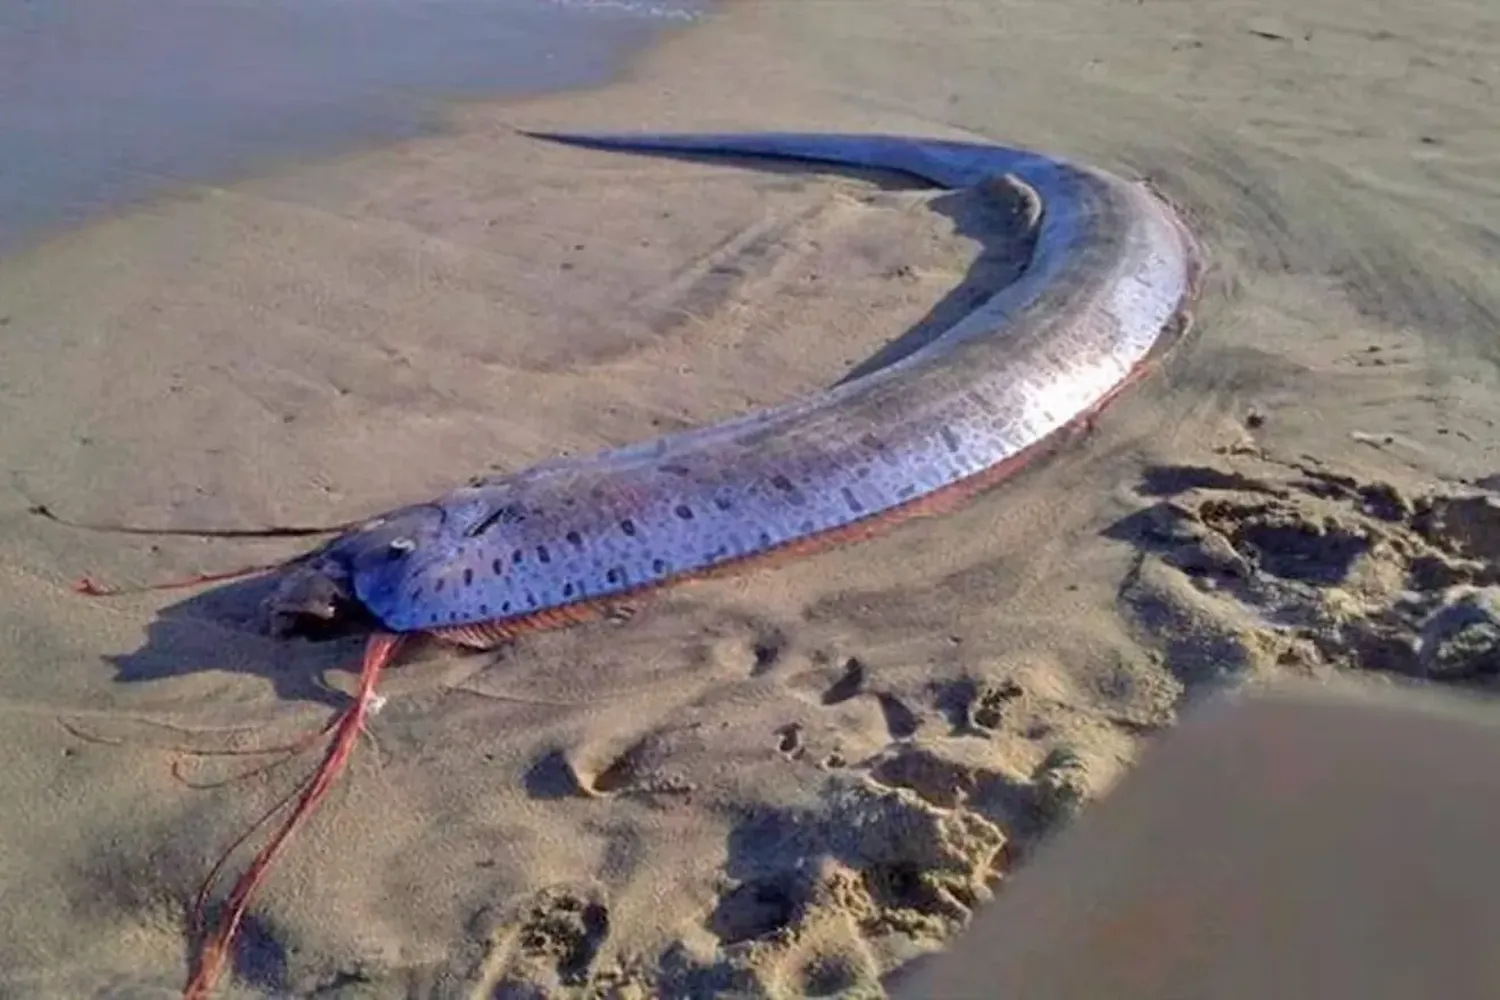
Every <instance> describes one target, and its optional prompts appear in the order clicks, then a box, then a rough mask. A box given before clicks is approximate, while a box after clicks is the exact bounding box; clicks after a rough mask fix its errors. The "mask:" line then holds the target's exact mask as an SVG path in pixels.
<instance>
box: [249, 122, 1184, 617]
mask: <svg viewBox="0 0 1500 1000" xmlns="http://www.w3.org/2000/svg"><path fill="white" fill-rule="evenodd" d="M540 137H541V138H546V139H552V140H555V141H562V142H567V143H572V144H575V145H582V146H587V147H592V148H597V149H610V150H625V151H637V152H657V153H668V154H727V155H740V156H769V157H777V158H784V159H800V160H807V161H813V162H822V163H827V164H835V165H843V166H848V167H858V168H880V169H887V170H894V171H899V172H903V173H906V174H910V175H913V176H915V177H917V178H920V179H922V180H925V181H927V182H929V183H931V184H934V185H937V186H940V187H946V188H965V187H970V186H974V185H985V187H984V188H982V190H985V191H989V192H991V193H993V194H994V195H995V196H997V197H1009V198H1014V197H1015V192H1016V191H1017V190H1021V191H1027V190H1029V191H1030V192H1031V193H1032V196H1034V200H1035V204H1036V205H1037V206H1039V208H1040V212H1039V217H1038V218H1037V220H1036V221H1035V226H1034V230H1033V233H1032V238H1033V252H1032V255H1031V258H1030V261H1029V263H1028V264H1027V266H1026V267H1025V269H1024V270H1023V272H1022V274H1021V276H1020V277H1019V278H1018V279H1017V280H1016V281H1014V282H1013V283H1011V284H1010V285H1008V286H1006V287H1005V288H1003V289H1001V290H999V291H998V292H996V293H995V294H994V295H993V296H992V297H990V298H989V299H988V300H987V301H985V302H984V303H983V304H981V305H980V306H979V307H978V308H977V309H975V310H974V311H973V312H971V313H969V314H967V315H966V316H965V317H964V318H963V319H962V320H960V321H959V322H958V323H957V324H956V325H954V326H953V327H951V328H950V329H948V330H946V331H945V332H944V333H942V334H941V335H940V336H938V337H936V338H935V339H933V340H931V341H929V342H928V343H926V344H925V345H923V346H922V347H921V348H919V349H917V350H915V351H913V352H912V353H910V354H908V355H906V356H905V357H903V358H901V359H900V360H898V361H896V362H895V363H893V364H890V365H888V366H886V367H884V368H881V369H879V370H877V371H874V372H872V373H870V374H866V375H862V376H860V377H858V378H854V379H851V380H848V381H845V382H843V383H840V384H839V385H837V386H835V387H833V388H831V389H829V390H827V391H825V392H822V393H820V394H817V395H815V396H812V397H809V398H806V399H802V400H798V401H794V402H791V403H788V404H786V405H783V406H778V407H774V408H771V409H767V410H764V411H761V412H757V413H753V414H749V415H747V416H744V417H740V418H738V419H733V420H730V421H727V422H725V423H721V424H717V425H712V426H707V427H703V428H698V429H693V430H688V431H685V432H681V433H676V434H671V435H668V436H665V437H662V438H660V439H657V440H654V441H650V442H647V443H643V444H638V445H632V446H629V447H625V448H620V449H616V450H612V451H607V452H604V453H601V454H598V455H594V456H590V457H584V458H577V459H568V460H563V461H557V462H551V463H547V464H545V465H542V466H538V467H535V468H532V469H528V470H524V471H521V472H518V473H516V474H513V475H507V476H502V477H497V478H492V479H485V480H476V481H474V482H473V483H471V484H470V485H468V486H465V487H463V488H460V489H456V490H454V491H453V492H451V493H449V494H447V495H445V496H442V497H439V498H437V499H434V500H432V501H431V502H429V503H423V504H416V505H413V506H411V507H407V508H403V509H401V510H398V511H395V512H392V513H391V514H388V515H385V516H383V517H378V518H375V519H372V520H371V521H369V522H366V523H365V524H364V525H362V526H361V527H359V528H357V529H355V530H353V531H350V532H348V533H346V534H344V535H343V536H341V537H339V538H336V539H334V540H332V541H331V542H329V543H328V544H327V545H325V546H324V547H322V548H321V549H319V550H317V551H315V552H313V553H310V554H309V555H308V556H307V557H305V558H304V559H303V560H299V564H300V567H301V574H302V575H301V578H300V583H296V584H290V585H288V586H290V587H292V589H293V590H294V591H295V590H297V589H298V588H301V592H302V593H303V595H304V596H305V592H306V584H307V581H308V579H309V578H311V579H315V580H316V581H317V582H318V583H319V584H320V585H321V588H322V590H324V591H333V592H337V593H338V594H339V595H341V596H342V597H344V598H345V599H347V600H350V601H352V602H354V603H356V604H357V605H358V606H360V607H361V608H363V609H364V610H365V611H367V612H368V613H370V614H372V615H373V616H374V617H375V618H376V619H378V621H379V622H380V624H381V625H382V626H383V627H384V628H385V629H387V630H389V631H391V632H398V633H402V632H430V633H435V634H437V635H439V636H441V637H444V638H446V639H448V640H450V641H454V642H458V643H462V644H465V645H469V646H475V647H485V646H492V645H495V644H497V643H498V642H500V641H501V640H503V639H505V638H508V637H509V636H511V635H514V634H517V633H519V632H520V631H523V630H524V629H526V628H529V627H535V626H537V625H545V624H550V623H558V622H561V621H566V620H570V619H573V618H581V617H585V616H586V613H587V612H588V611H589V610H591V609H597V608H599V607H600V606H601V605H607V604H608V603H609V602H611V601H612V600H614V599H618V598H621V597H623V596H625V595H628V594H631V593H633V592H636V591H640V590H643V589H648V588H653V587H657V586H661V585H663V584H666V583H669V582H671V581H674V580H678V579H681V578H684V577H692V576H698V575H703V574H706V573H710V572H714V571H717V570H720V569H722V568H725V567H729V566H733V565H736V564H740V563H744V562H746V561H748V560H752V559H755V558H757V557H761V556H765V555H767V554H770V553H774V552H778V551H785V550H787V549H789V548H791V549H795V548H797V547H799V546H801V545H804V544H805V543H809V542H812V543H817V542H818V541H819V540H822V541H823V542H824V543H826V542H827V541H828V540H830V539H831V540H838V539H839V537H840V536H841V535H854V534H860V533H864V532H867V531H868V530H869V529H870V528H871V527H872V526H878V525H880V524H882V523H885V522H888V521H890V520H892V519H894V518H897V517H900V516H904V515H906V514H910V513H913V512H921V511H922V510H923V509H924V508H928V509H930V508H931V507H932V506H933V505H936V504H940V503H941V502H942V501H943V499H944V498H945V497H952V496H955V495H967V493H969V492H972V491H973V490H974V489H977V488H978V487H981V486H984V485H987V484H988V483H991V482H994V481H997V480H998V479H999V478H1003V476H1004V475H1005V474H1007V473H1008V472H1009V471H1010V470H1012V469H1013V468H1014V467H1015V466H1016V465H1017V464H1018V463H1019V462H1021V461H1023V460H1024V459H1025V458H1026V457H1028V456H1029V455H1030V454H1032V453H1034V452H1035V451H1036V450H1037V449H1038V448H1039V447H1040V446H1042V445H1043V444H1044V443H1046V442H1048V441H1049V440H1050V439H1053V438H1055V437H1056V436H1057V435H1058V433H1059V432H1060V431H1062V430H1064V429H1065V428H1067V427H1069V426H1070V425H1077V424H1078V423H1079V422H1080V421H1082V420H1086V419H1088V417H1089V416H1090V415H1091V414H1093V413H1094V412H1096V411H1097V410H1098V409H1099V408H1100V407H1102V406H1103V405H1104V404H1105V403H1106V402H1107V401H1108V400H1109V399H1110V398H1112V397H1113V395H1114V394H1115V393H1116V392H1118V390H1119V389H1120V388H1121V387H1122V386H1124V385H1126V384H1127V383H1128V382H1130V381H1131V380H1132V379H1133V378H1134V377H1135V376H1136V375H1137V374H1138V373H1139V372H1140V371H1141V370H1142V366H1143V364H1144V363H1145V362H1147V360H1148V358H1149V356H1151V355H1152V353H1153V352H1154V351H1156V350H1157V349H1158V348H1159V347H1160V346H1162V345H1163V344H1164V343H1165V342H1167V341H1169V340H1170V339H1172V338H1173V337H1174V336H1175V335H1176V334H1177V333H1178V332H1180V331H1181V329H1182V328H1183V327H1184V326H1185V324H1186V321H1187V310H1188V307H1189V306H1190V305H1191V302H1192V299H1193V298H1194V295H1195V291H1196V286H1197V276H1198V273H1199V270H1200V263H1199V256H1198V250H1197V247H1196V245H1195V243H1194V241H1193V239H1192V237H1191V236H1190V235H1189V233H1188V232H1187V230H1186V229H1185V227H1184V226H1183V225H1182V224H1181V222H1180V221H1179V219H1178V218H1177V217H1176V215H1175V214H1174V212H1173V211H1172V209H1171V207H1170V206H1168V205H1167V204H1166V203H1165V202H1164V201H1163V200H1161V199H1160V198H1159V197H1158V196H1157V195H1156V194H1154V193H1153V192H1152V191H1151V190H1150V189H1149V188H1147V187H1146V186H1145V185H1143V184H1138V183H1133V182H1129V181H1126V180H1124V179H1121V178H1119V177H1116V176H1114V175H1112V174H1109V173H1106V172H1103V171H1100V170H1096V169H1093V168H1089V167H1086V166H1082V165H1076V164H1070V163H1067V162H1064V161H1060V160H1057V159H1053V158H1050V157H1047V156H1043V155H1040V154H1037V153H1034V152H1030V151H1026V150H1018V149H1009V148H1005V147H1001V146H993V145H986V144H978V143H965V142H949V141H939V140H928V139H914V138H905V137H899V136H883V135H836V134H791V133H757V134H744V135H738V134H730V135H541V136H540ZM288 593H289V592H288ZM296 604H297V599H296V597H295V595H294V596H292V597H287V598H285V600H284V601H283V607H294V606H295V605H296ZM273 607H274V605H273Z"/></svg>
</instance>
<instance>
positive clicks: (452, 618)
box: [448, 611, 458, 622]
mask: <svg viewBox="0 0 1500 1000" xmlns="http://www.w3.org/2000/svg"><path fill="white" fill-rule="evenodd" d="M448 620H449V621H450V622H456V621H458V612H457V611H450V612H448Z"/></svg>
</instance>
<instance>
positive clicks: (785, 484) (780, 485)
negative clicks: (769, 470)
mask: <svg viewBox="0 0 1500 1000" xmlns="http://www.w3.org/2000/svg"><path fill="white" fill-rule="evenodd" d="M771 485H772V486H774V487H776V488H777V489H778V490H780V491H781V492H783V493H790V492H792V491H793V490H795V489H796V488H797V487H796V486H794V485H792V481H791V480H790V479H788V478H787V477H786V476H783V475H782V474H781V473H779V472H778V473H776V475H774V476H772V477H771Z"/></svg>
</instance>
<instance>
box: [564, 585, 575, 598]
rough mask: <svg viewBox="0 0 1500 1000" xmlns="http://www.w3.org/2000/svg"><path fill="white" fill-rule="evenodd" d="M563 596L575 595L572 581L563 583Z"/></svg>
mask: <svg viewBox="0 0 1500 1000" xmlns="http://www.w3.org/2000/svg"><path fill="white" fill-rule="evenodd" d="M563 596H564V597H572V596H573V585H572V584H571V583H565V584H563Z"/></svg>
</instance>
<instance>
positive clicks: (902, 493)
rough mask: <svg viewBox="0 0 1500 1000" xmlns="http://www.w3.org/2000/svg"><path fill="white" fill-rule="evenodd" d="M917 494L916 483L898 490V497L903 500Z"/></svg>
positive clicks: (908, 484)
mask: <svg viewBox="0 0 1500 1000" xmlns="http://www.w3.org/2000/svg"><path fill="white" fill-rule="evenodd" d="M916 492H917V484H916V483H907V484H906V485H905V486H902V487H901V488H899V489H898V490H896V496H897V497H899V498H900V499H902V500H906V499H908V498H909V497H911V496H912V495H913V494H915V493H916Z"/></svg>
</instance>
